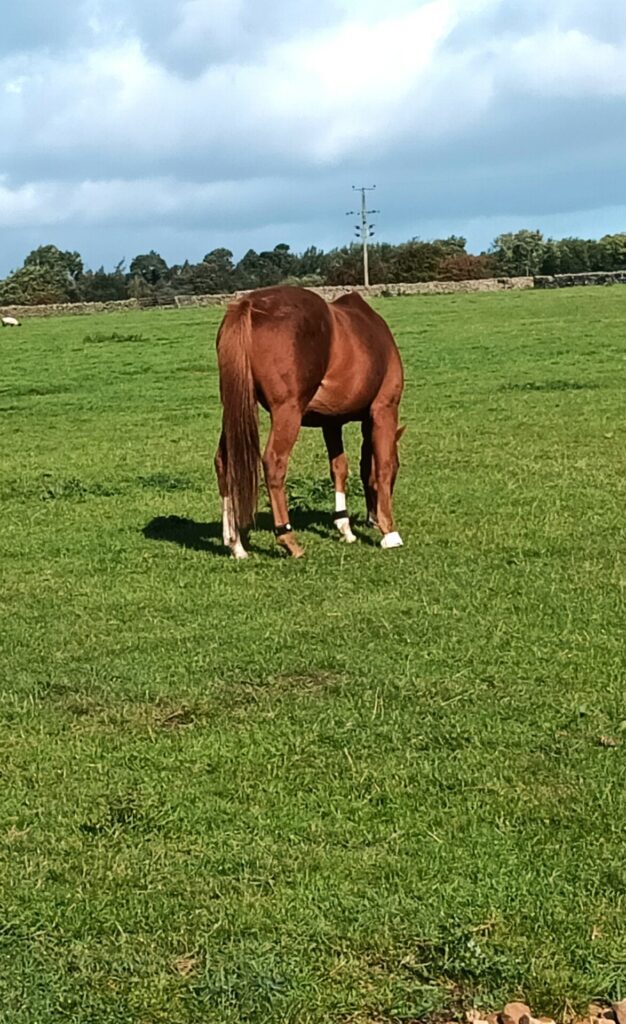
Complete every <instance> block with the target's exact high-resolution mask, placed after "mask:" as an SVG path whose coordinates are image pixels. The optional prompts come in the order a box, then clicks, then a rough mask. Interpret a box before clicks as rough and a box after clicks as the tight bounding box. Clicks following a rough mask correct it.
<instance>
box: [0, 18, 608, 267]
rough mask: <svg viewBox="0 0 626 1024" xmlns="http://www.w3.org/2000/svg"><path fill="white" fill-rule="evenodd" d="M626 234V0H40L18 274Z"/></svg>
mask: <svg viewBox="0 0 626 1024" xmlns="http://www.w3.org/2000/svg"><path fill="white" fill-rule="evenodd" d="M372 184H376V186H377V190H376V192H375V193H373V194H372V204H373V206H374V207H375V208H376V209H380V213H378V214H376V215H375V216H374V217H373V220H374V221H375V222H376V232H377V238H378V239H380V240H381V241H390V242H399V241H403V240H406V239H408V238H412V237H420V238H433V237H442V236H446V235H449V234H461V235H464V236H465V237H466V238H467V239H468V248H469V249H470V250H472V251H476V252H477V251H480V250H482V249H484V248H487V247H488V246H489V244H490V242H491V241H492V239H493V238H494V237H495V236H496V235H497V234H498V233H500V232H501V231H505V230H517V229H518V228H522V227H528V228H540V229H541V230H543V231H544V233H545V234H546V235H551V236H553V237H562V236H565V235H571V234H574V235H582V236H585V237H600V236H601V235H603V234H605V233H607V232H612V231H621V230H626V3H624V0H593V3H590V2H589V0H584V2H583V0H551V2H550V3H549V4H547V3H546V2H545V0H523V2H521V0H427V2H423V0H384V2H382V0H315V2H313V3H311V2H310V0H307V2H303V0H263V2H261V0H71V2H70V0H20V2H19V3H16V4H10V5H7V10H5V11H4V12H3V16H2V32H1V34H0V239H1V241H0V275H4V274H7V273H8V272H9V271H10V270H11V269H13V268H15V267H17V266H20V265H21V263H22V261H23V258H24V256H25V255H26V254H27V253H28V252H29V251H30V250H31V249H33V248H34V247H36V246H37V245H41V244H48V243H52V244H55V245H57V246H59V247H60V248H64V249H65V248H69V249H77V250H78V251H79V252H80V253H81V254H82V256H83V258H84V260H85V263H86V265H87V266H91V267H94V268H95V267H98V266H100V265H102V264H104V266H105V267H107V268H110V267H112V266H113V265H114V264H116V263H117V262H118V261H119V260H121V259H126V261H127V262H129V261H130V260H131V259H132V257H133V256H135V255H136V254H138V253H142V252H147V251H149V250H150V249H156V250H157V251H159V252H160V253H161V255H162V256H163V257H164V258H165V259H166V260H167V261H168V263H175V262H182V261H183V260H184V259H185V258H189V259H190V260H192V261H197V260H199V259H201V258H202V257H203V256H204V254H205V253H206V252H208V251H210V250H211V249H213V248H216V247H218V246H227V247H228V248H230V249H232V250H233V252H234V253H235V256H237V257H239V256H241V255H242V254H243V253H244V252H245V251H246V250H247V249H249V248H256V249H266V248H271V247H273V246H274V245H276V244H277V243H279V242H287V243H289V244H290V245H291V246H292V248H294V249H295V250H297V251H300V250H302V249H304V248H305V247H307V246H308V245H317V246H319V247H323V248H329V247H331V246H334V245H341V244H345V243H346V242H349V241H351V239H352V237H353V224H354V218H350V217H346V216H345V214H346V211H348V210H350V209H351V208H352V207H353V205H354V201H355V197H354V195H353V193H352V186H353V185H372Z"/></svg>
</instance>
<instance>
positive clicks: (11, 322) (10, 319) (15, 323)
mask: <svg viewBox="0 0 626 1024" xmlns="http://www.w3.org/2000/svg"><path fill="white" fill-rule="evenodd" d="M2 326H3V327H21V326H22V325H21V323H20V322H19V320H16V319H15V317H14V316H3V317H2Z"/></svg>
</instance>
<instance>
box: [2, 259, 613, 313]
mask: <svg viewBox="0 0 626 1024" xmlns="http://www.w3.org/2000/svg"><path fill="white" fill-rule="evenodd" d="M612 284H626V270H617V271H615V272H614V273H610V274H609V273H597V274H557V275H555V276H553V277H549V276H542V277H494V278H488V279H487V280H484V281H420V282H418V283H416V284H375V285H372V286H371V287H370V288H363V287H356V288H353V287H324V288H312V289H311V291H314V292H317V294H318V295H321V296H322V297H323V298H325V299H327V300H328V301H329V302H332V301H333V299H337V298H339V296H340V295H345V294H346V293H347V292H358V293H359V294H360V295H364V296H369V297H370V298H380V297H386V296H393V295H457V294H466V293H468V292H508V291H528V290H530V289H532V288H541V289H545V288H576V287H580V286H581V285H583V286H588V285H612ZM245 294H246V292H237V293H236V294H235V295H230V294H221V295H177V296H176V298H175V300H174V303H175V306H176V307H177V308H178V309H185V308H191V307H204V306H221V305H225V304H226V303H228V302H233V301H235V300H236V299H238V298H241V297H242V296H243V295H245ZM146 308H150V309H153V308H155V307H154V306H152V305H151V304H150V303H149V302H147V301H146V300H138V299H124V300H122V301H118V302H72V303H59V304H55V305H49V306H0V316H15V317H17V319H18V320H20V319H24V318H26V317H31V316H68V315H70V316H85V315H87V314H91V313H120V312H123V311H124V310H127V309H133V310H137V309H146ZM157 308H159V309H164V308H167V307H165V306H159V307H157ZM170 308H172V307H170Z"/></svg>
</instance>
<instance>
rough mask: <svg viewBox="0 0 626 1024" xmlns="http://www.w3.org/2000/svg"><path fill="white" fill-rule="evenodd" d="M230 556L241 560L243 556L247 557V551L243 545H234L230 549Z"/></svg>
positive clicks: (238, 560) (237, 560)
mask: <svg viewBox="0 0 626 1024" xmlns="http://www.w3.org/2000/svg"><path fill="white" fill-rule="evenodd" d="M230 556H231V558H234V559H235V561H236V562H243V560H244V558H247V557H248V552H247V551H246V549H245V548H244V547H241V546H239V547H236V548H231V549H230Z"/></svg>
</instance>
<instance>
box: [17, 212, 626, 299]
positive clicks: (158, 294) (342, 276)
mask: <svg viewBox="0 0 626 1024" xmlns="http://www.w3.org/2000/svg"><path fill="white" fill-rule="evenodd" d="M466 245H467V243H466V240H465V239H464V238H461V237H458V236H456V235H451V236H450V237H449V238H443V239H435V240H433V241H422V240H421V239H418V238H413V239H411V240H410V241H408V242H402V243H400V244H399V245H391V244H389V243H387V242H380V243H378V244H376V245H373V246H371V248H370V281H371V283H372V284H395V283H398V284H401V283H410V282H415V281H436V280H443V281H446V280H447V281H464V280H476V279H480V278H488V277H524V276H536V275H540V274H580V273H588V272H590V271H614V270H623V269H626V232H625V233H621V234H615V235H606V236H605V237H604V238H601V239H599V240H594V239H583V238H562V239H552V238H544V236H543V234H542V233H541V232H540V231H528V230H524V231H517V232H510V233H506V234H502V235H499V236H498V237H497V238H496V239H495V240H494V242H493V244H492V245H491V247H490V248H489V249H488V250H487V251H486V252H482V253H480V254H478V255H476V254H473V253H469V252H468V251H467V248H466ZM362 273H363V268H362V252H361V247H360V245H356V244H353V245H347V246H343V247H340V248H336V249H331V250H329V251H328V252H324V251H323V250H321V249H317V248H316V247H315V246H311V247H310V248H308V249H306V250H305V251H304V252H302V253H295V252H292V251H291V249H290V247H289V246H288V245H285V244H280V245H277V246H275V247H274V248H273V249H271V250H267V251H264V252H255V250H254V249H249V250H248V252H247V253H246V254H245V255H244V256H243V257H242V259H240V260H238V261H235V260H234V258H233V254H232V252H231V251H230V250H229V249H223V248H222V249H212V250H211V251H210V252H208V253H207V254H206V256H205V257H204V258H203V259H202V260H200V262H199V263H190V262H189V261H187V260H186V261H185V262H184V263H182V264H174V265H172V266H168V264H167V263H166V261H165V260H164V259H163V257H162V256H160V255H159V253H157V252H154V251H150V252H149V253H145V254H142V255H139V256H135V257H134V259H133V260H131V262H130V264H129V266H128V267H126V264H125V261H121V262H120V263H118V264H117V266H116V267H114V268H113V270H110V271H107V270H105V269H104V267H100V269H99V270H87V269H85V267H84V264H83V261H82V259H81V257H80V254H79V253H77V252H64V251H62V250H60V249H58V248H57V247H56V246H54V245H43V246H40V247H39V248H37V249H35V250H33V252H31V253H29V255H28V256H27V257H26V259H25V260H24V263H23V266H22V267H20V268H19V269H18V270H15V271H14V272H13V273H11V274H9V276H8V277H6V278H5V279H4V280H2V281H0V304H1V305H12V304H15V305H34V304H47V303H63V302H109V301H115V300H118V299H127V298H137V299H142V300H144V301H145V302H146V303H147V304H150V303H154V304H157V305H160V304H163V305H167V304H169V303H171V302H172V301H173V299H174V296H176V295H209V294H217V293H230V292H236V291H244V290H246V289H252V288H265V287H268V286H270V285H275V284H281V283H289V284H302V285H305V286H306V285H308V286H309V287H313V286H316V285H320V286H321V285H342V286H346V285H347V286H352V285H357V284H360V283H361V282H362Z"/></svg>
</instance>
